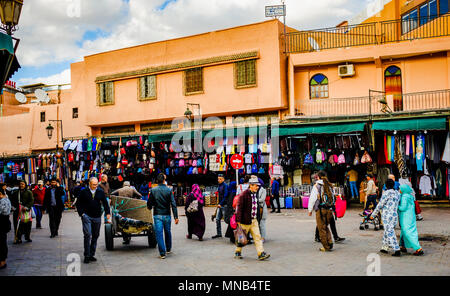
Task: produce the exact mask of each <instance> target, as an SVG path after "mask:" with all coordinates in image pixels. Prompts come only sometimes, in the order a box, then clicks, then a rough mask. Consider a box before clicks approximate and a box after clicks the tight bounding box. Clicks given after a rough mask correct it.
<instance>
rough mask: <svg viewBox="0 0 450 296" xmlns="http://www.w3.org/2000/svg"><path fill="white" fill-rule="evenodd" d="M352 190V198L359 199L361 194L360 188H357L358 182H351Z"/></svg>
mask: <svg viewBox="0 0 450 296" xmlns="http://www.w3.org/2000/svg"><path fill="white" fill-rule="evenodd" d="M349 183H350V190H351V192H352V198H355V197H358V198H359V192H358V187H357V186H356V181H350V182H349Z"/></svg>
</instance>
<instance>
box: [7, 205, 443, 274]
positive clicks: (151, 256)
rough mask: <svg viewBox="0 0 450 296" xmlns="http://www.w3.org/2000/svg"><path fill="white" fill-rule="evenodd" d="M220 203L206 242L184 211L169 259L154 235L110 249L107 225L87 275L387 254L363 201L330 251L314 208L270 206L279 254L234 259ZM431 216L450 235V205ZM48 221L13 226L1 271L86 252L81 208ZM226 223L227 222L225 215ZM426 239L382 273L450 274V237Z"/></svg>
mask: <svg viewBox="0 0 450 296" xmlns="http://www.w3.org/2000/svg"><path fill="white" fill-rule="evenodd" d="M213 211H214V208H206V209H205V215H206V221H207V227H206V233H205V238H206V239H205V240H204V241H202V242H200V241H198V240H196V239H193V240H187V239H186V238H185V234H186V217H185V216H180V224H178V225H174V224H173V225H172V231H173V239H174V243H173V244H174V246H173V253H172V254H171V255H169V256H168V257H167V258H166V259H165V260H161V259H159V258H158V255H159V254H158V251H157V249H150V248H148V247H147V238H146V237H137V238H133V240H132V243H131V245H130V246H123V245H122V242H121V239H120V238H117V239H115V247H116V248H115V250H114V251H107V250H106V249H105V243H104V233H103V227H102V232H101V236H100V238H99V244H98V248H97V254H96V257H97V259H98V262H96V263H90V264H83V263H81V275H124V276H135V275H178V276H182V275H213V276H214V275H366V270H367V267H368V265H369V264H370V262H368V261H367V256H368V255H369V254H370V253H376V254H380V253H377V252H378V250H379V248H380V246H381V237H382V232H381V231H378V232H375V231H374V230H365V231H360V230H359V227H358V226H359V221H360V217H359V216H358V213H359V212H360V211H359V210H358V209H350V210H348V211H347V213H346V216H345V217H344V218H343V219H339V221H337V227H338V232H339V234H340V235H341V236H343V237H346V238H347V240H346V241H345V242H344V243H342V244H337V245H335V250H334V251H333V252H330V253H321V252H319V251H318V249H319V247H320V246H321V245H320V244H318V243H315V242H313V233H314V228H315V219H314V218H313V217H308V216H307V213H306V210H283V211H282V213H281V214H270V216H269V218H268V221H267V229H268V238H267V241H266V243H265V244H264V247H265V249H266V251H267V252H268V253H270V254H271V258H270V259H269V260H268V261H265V262H260V261H257V260H256V250H255V247H254V245H249V246H246V247H245V248H244V250H243V255H244V259H242V260H237V259H233V255H234V246H233V245H232V244H231V243H230V242H229V240H228V239H226V238H222V239H215V240H212V239H211V236H212V235H214V234H215V223H212V222H211V219H210V217H211V214H212V213H213ZM179 212H180V213H184V209H182V208H179ZM423 216H424V218H425V219H424V221H421V222H418V229H419V234H420V236H423V235H435V236H444V237H445V238H447V239H448V237H449V236H450V227H449V225H450V208H425V209H423ZM33 223H34V222H33ZM43 225H44V226H45V228H44V229H42V230H36V229H34V228H33V231H32V239H33V242H32V243H24V244H22V245H12V232H10V233H9V236H8V240H9V258H8V268H7V269H6V270H0V276H2V275H46V276H60V275H63V276H65V275H67V273H66V271H67V269H68V265H69V262H68V261H67V256H68V255H69V254H71V253H76V254H79V255H80V257H81V260H82V259H83V256H82V255H83V240H82V231H81V221H80V219H79V218H78V215H77V214H76V213H75V212H73V211H70V212H65V213H64V216H63V220H62V225H61V229H60V236H59V237H58V238H55V239H50V238H49V230H48V220H47V215H45V216H44V218H43ZM33 227H34V225H33ZM223 228H224V230H225V229H226V228H225V224H224V223H223ZM397 233H399V232H398V231H397ZM421 243H422V247H423V248H424V250H425V256H422V257H415V256H412V255H406V256H402V257H401V258H395V257H392V256H390V255H381V254H380V258H381V265H380V267H381V275H421V276H423V275H447V276H448V275H450V248H449V245H447V244H446V243H445V242H444V241H439V240H435V241H422V242H421ZM71 262H72V261H71Z"/></svg>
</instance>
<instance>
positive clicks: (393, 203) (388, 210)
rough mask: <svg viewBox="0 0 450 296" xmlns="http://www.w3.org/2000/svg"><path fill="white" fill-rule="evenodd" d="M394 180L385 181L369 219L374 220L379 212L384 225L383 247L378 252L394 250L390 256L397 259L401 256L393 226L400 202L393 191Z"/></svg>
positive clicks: (397, 194) (396, 193)
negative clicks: (384, 187) (384, 186)
mask: <svg viewBox="0 0 450 296" xmlns="http://www.w3.org/2000/svg"><path fill="white" fill-rule="evenodd" d="M394 186H395V182H394V180H391V179H388V180H387V181H386V189H387V190H385V191H384V192H383V195H382V196H381V200H380V202H379V203H378V205H377V207H376V208H375V211H373V213H372V215H371V216H370V219H374V218H375V216H376V215H378V213H379V212H380V211H382V212H381V219H382V220H383V225H384V235H383V246H382V248H381V250H380V252H381V253H388V250H389V247H391V248H392V249H394V254H393V255H392V256H395V257H399V256H400V255H401V252H400V247H399V245H398V242H397V236H396V235H395V225H397V219H398V214H397V211H398V203H399V201H400V194H399V193H398V191H396V190H394Z"/></svg>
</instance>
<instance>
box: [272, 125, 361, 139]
mask: <svg viewBox="0 0 450 296" xmlns="http://www.w3.org/2000/svg"><path fill="white" fill-rule="evenodd" d="M364 126H365V123H364V122H359V123H344V124H320V125H319V124H317V125H290V126H280V129H279V136H294V135H307V134H343V133H351V132H362V131H364Z"/></svg>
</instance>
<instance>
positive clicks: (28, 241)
mask: <svg viewBox="0 0 450 296" xmlns="http://www.w3.org/2000/svg"><path fill="white" fill-rule="evenodd" d="M25 242H27V243H31V242H33V241H32V240H31V238H27V239H26V240H25Z"/></svg>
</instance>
